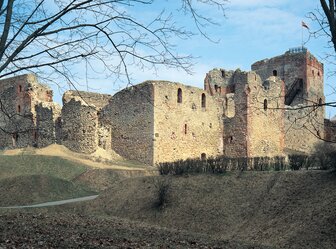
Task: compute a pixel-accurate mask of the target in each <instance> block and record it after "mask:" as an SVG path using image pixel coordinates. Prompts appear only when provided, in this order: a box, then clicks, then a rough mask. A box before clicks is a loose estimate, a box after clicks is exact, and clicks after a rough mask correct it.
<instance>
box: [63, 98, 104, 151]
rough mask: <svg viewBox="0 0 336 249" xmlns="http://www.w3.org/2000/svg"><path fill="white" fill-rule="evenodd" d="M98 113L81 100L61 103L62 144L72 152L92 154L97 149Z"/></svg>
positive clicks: (73, 99)
mask: <svg viewBox="0 0 336 249" xmlns="http://www.w3.org/2000/svg"><path fill="white" fill-rule="evenodd" d="M97 129H98V113H97V108H96V107H95V106H94V105H88V104H87V103H85V102H84V101H82V99H81V98H72V99H71V100H70V101H68V102H65V103H63V108H62V144H63V145H65V146H66V147H67V148H69V149H70V150H72V151H75V152H80V153H92V152H94V151H96V150H97V148H98V135H97Z"/></svg>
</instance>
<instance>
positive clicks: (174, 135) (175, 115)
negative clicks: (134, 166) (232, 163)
mask: <svg viewBox="0 0 336 249" xmlns="http://www.w3.org/2000/svg"><path fill="white" fill-rule="evenodd" d="M151 84H152V85H153V86H154V137H153V140H154V162H155V163H158V162H167V161H175V160H180V159H187V158H201V157H203V158H205V157H210V156H218V155H221V154H222V153H223V141H222V139H223V123H222V113H223V107H222V105H221V103H219V102H218V101H216V99H215V98H213V97H212V96H210V95H209V94H208V93H206V92H205V91H204V90H201V89H199V88H196V87H189V86H185V85H182V84H180V83H172V82H167V81H155V82H151Z"/></svg>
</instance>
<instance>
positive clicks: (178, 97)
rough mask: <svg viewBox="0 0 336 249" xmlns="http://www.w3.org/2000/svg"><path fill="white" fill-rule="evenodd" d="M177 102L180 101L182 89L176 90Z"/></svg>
mask: <svg viewBox="0 0 336 249" xmlns="http://www.w3.org/2000/svg"><path fill="white" fill-rule="evenodd" d="M177 103H182V89H181V88H179V89H178V90H177Z"/></svg>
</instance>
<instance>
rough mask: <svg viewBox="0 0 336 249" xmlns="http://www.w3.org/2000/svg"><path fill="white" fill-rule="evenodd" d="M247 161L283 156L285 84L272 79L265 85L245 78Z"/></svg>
mask: <svg viewBox="0 0 336 249" xmlns="http://www.w3.org/2000/svg"><path fill="white" fill-rule="evenodd" d="M247 82H248V86H247V89H246V92H247V96H248V107H247V112H248V114H247V123H248V139H247V140H248V143H247V149H248V157H260V156H261V157H265V156H267V157H274V156H283V150H284V83H283V81H282V80H280V78H278V77H274V76H271V77H270V78H268V79H267V80H265V81H262V80H261V78H260V77H259V76H258V75H257V74H256V73H254V72H249V73H248V74H247Z"/></svg>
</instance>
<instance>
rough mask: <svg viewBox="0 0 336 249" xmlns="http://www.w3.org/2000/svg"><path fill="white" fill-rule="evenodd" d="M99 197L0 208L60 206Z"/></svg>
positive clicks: (91, 196)
mask: <svg viewBox="0 0 336 249" xmlns="http://www.w3.org/2000/svg"><path fill="white" fill-rule="evenodd" d="M97 197H98V195H90V196H85V197H80V198H73V199H67V200H61V201H50V202H43V203H39V204H34V205H26V206H9V207H0V209H16V208H18V209H21V208H39V207H50V206H59V205H64V204H68V203H74V202H81V201H90V200H93V199H96V198H97Z"/></svg>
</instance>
